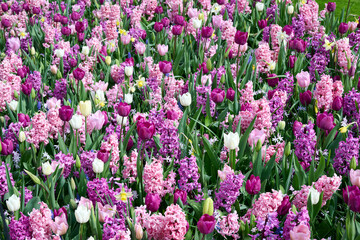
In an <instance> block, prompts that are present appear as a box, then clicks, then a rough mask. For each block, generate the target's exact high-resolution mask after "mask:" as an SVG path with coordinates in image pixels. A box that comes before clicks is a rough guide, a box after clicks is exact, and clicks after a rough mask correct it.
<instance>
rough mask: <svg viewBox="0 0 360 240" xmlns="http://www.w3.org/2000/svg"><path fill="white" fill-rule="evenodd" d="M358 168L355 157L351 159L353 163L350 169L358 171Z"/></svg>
mask: <svg viewBox="0 0 360 240" xmlns="http://www.w3.org/2000/svg"><path fill="white" fill-rule="evenodd" d="M356 167H357V164H356V159H355V157H352V158H351V162H350V169H354V170H355V169H356Z"/></svg>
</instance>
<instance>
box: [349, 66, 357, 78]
mask: <svg viewBox="0 0 360 240" xmlns="http://www.w3.org/2000/svg"><path fill="white" fill-rule="evenodd" d="M355 68H356V67H354V65H351V67H350V69H349V72H348V75H349V77H353V76H354V75H355Z"/></svg>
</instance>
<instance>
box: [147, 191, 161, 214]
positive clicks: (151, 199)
mask: <svg viewBox="0 0 360 240" xmlns="http://www.w3.org/2000/svg"><path fill="white" fill-rule="evenodd" d="M160 203H161V198H160V196H159V194H157V193H148V194H147V195H146V197H145V205H146V208H147V209H148V210H149V211H151V212H156V211H157V210H158V209H159V207H160Z"/></svg>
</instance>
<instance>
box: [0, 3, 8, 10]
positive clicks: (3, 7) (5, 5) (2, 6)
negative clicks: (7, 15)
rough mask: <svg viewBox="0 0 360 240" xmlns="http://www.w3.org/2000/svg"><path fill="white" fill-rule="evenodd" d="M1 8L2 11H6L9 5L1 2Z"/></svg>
mask: <svg viewBox="0 0 360 240" xmlns="http://www.w3.org/2000/svg"><path fill="white" fill-rule="evenodd" d="M1 9H2V10H3V12H7V11H8V10H9V7H8V5H7V4H6V3H2V4H1Z"/></svg>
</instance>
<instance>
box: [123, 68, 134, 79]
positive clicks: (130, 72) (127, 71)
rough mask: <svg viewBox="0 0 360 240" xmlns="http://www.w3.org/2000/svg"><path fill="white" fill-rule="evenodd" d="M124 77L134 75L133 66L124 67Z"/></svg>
mask: <svg viewBox="0 0 360 240" xmlns="http://www.w3.org/2000/svg"><path fill="white" fill-rule="evenodd" d="M124 71H125V75H126V76H128V77H131V76H132V75H133V73H134V67H133V66H126V67H125V70H124Z"/></svg>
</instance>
